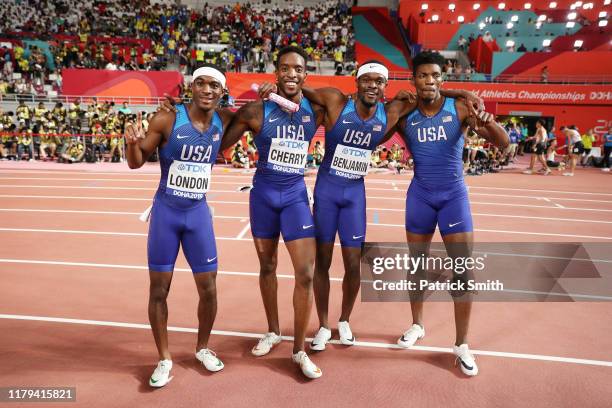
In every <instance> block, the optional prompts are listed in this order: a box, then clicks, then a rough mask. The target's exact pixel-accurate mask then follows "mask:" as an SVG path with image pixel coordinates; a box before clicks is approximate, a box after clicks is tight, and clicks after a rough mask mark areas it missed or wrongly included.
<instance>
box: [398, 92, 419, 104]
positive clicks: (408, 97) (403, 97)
mask: <svg viewBox="0 0 612 408" xmlns="http://www.w3.org/2000/svg"><path fill="white" fill-rule="evenodd" d="M393 99H397V100H398V101H408V103H415V102H416V95H415V94H413V93H412V92H408V91H406V90H405V89H400V91H399V92H398V93H397V95H395V98H393Z"/></svg>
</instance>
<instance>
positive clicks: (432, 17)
mask: <svg viewBox="0 0 612 408" xmlns="http://www.w3.org/2000/svg"><path fill="white" fill-rule="evenodd" d="M439 19H440V16H439V15H437V14H434V15H433V16H431V21H438V20H439Z"/></svg>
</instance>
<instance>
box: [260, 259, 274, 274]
mask: <svg viewBox="0 0 612 408" xmlns="http://www.w3.org/2000/svg"><path fill="white" fill-rule="evenodd" d="M277 263H278V262H277V259H276V257H273V258H270V259H267V260H263V261H260V262H259V275H260V276H263V277H267V276H270V275H274V274H275V273H276V266H277Z"/></svg>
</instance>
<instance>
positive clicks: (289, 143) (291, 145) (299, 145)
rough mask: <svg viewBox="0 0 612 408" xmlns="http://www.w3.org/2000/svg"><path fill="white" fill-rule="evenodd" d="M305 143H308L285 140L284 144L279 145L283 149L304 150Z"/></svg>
mask: <svg viewBox="0 0 612 408" xmlns="http://www.w3.org/2000/svg"><path fill="white" fill-rule="evenodd" d="M305 143H306V142H299V141H294V140H283V141H282V142H279V143H278V145H279V146H281V147H284V146H287V147H289V148H291V149H303V148H304V144H305Z"/></svg>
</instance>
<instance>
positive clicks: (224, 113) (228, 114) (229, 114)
mask: <svg viewBox="0 0 612 408" xmlns="http://www.w3.org/2000/svg"><path fill="white" fill-rule="evenodd" d="M216 112H217V114H218V115H219V116H220V117H221V121H222V122H223V127H224V128H225V127H227V126H228V125H229V124H230V122H231V121H232V119H234V116H235V115H236V111H232V110H230V109H228V108H218V109H217V110H216Z"/></svg>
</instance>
